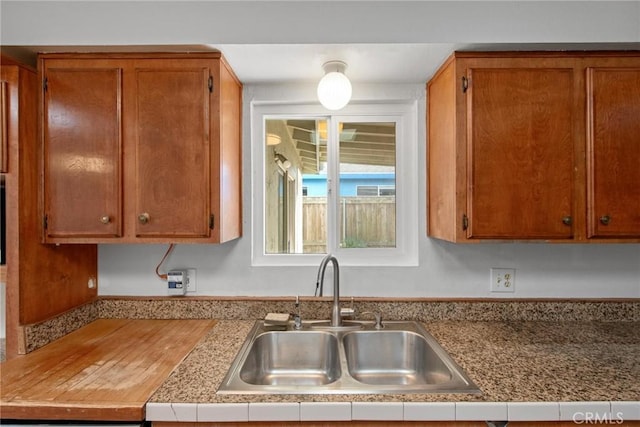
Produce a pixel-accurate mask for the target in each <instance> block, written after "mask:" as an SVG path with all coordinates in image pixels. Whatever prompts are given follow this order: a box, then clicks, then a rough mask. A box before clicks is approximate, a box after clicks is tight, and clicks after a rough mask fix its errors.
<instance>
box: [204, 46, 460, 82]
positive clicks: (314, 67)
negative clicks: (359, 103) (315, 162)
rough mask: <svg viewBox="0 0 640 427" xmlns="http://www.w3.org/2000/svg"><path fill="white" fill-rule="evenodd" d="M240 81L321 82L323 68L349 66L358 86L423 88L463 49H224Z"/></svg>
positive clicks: (323, 47)
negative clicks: (335, 62)
mask: <svg viewBox="0 0 640 427" xmlns="http://www.w3.org/2000/svg"><path fill="white" fill-rule="evenodd" d="M217 47H218V48H219V49H220V50H221V51H222V52H223V54H224V56H225V57H226V58H227V60H228V61H229V63H230V64H231V66H232V67H233V69H234V71H235V72H236V73H237V74H238V77H239V78H240V80H242V81H243V82H247V83H276V82H285V81H289V82H292V81H294V82H295V81H318V80H320V78H321V77H322V75H323V71H322V64H324V63H325V62H327V61H330V60H340V61H344V62H346V63H347V66H348V67H347V70H346V71H345V74H346V75H347V76H348V77H349V78H350V79H351V80H352V81H353V82H358V83H424V82H426V81H427V79H428V77H429V76H431V75H432V74H433V72H434V71H435V69H436V68H437V67H438V66H439V65H440V64H441V63H442V62H443V61H444V60H445V59H446V58H447V56H449V55H450V54H451V52H453V50H455V49H456V48H459V47H460V46H459V45H455V44H449V43H431V44H426V43H424V44H287V45H220V46H217Z"/></svg>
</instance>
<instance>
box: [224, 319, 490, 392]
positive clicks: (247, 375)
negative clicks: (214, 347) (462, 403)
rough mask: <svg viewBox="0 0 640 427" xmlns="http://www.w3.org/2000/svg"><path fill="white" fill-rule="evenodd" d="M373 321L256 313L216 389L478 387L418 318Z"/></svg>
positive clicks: (474, 389)
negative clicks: (296, 319) (273, 318)
mask: <svg viewBox="0 0 640 427" xmlns="http://www.w3.org/2000/svg"><path fill="white" fill-rule="evenodd" d="M373 325H374V324H373V322H345V324H344V326H342V327H331V326H329V325H328V323H326V322H324V323H323V322H322V321H315V322H314V321H309V322H305V323H304V324H303V328H302V329H301V330H294V329H293V324H292V323H290V324H289V325H288V326H286V327H280V328H274V327H270V326H265V324H264V322H263V321H258V322H256V324H255V325H254V327H253V329H252V330H251V332H250V333H249V335H248V337H247V339H246V341H245V343H244V344H243V346H242V348H241V349H240V352H239V353H238V355H237V356H236V358H235V360H234V362H233V364H232V365H231V368H230V369H229V372H228V373H227V375H226V377H225V378H224V380H223V382H222V384H221V386H220V388H219V390H218V393H220V394H351V393H354V394H362V393H480V390H479V389H478V388H477V386H476V385H475V384H474V383H473V382H472V381H471V380H470V379H469V378H468V377H467V375H466V374H465V373H464V372H463V371H462V369H461V368H460V367H459V366H458V365H457V364H456V363H455V362H454V361H453V360H452V359H451V357H450V356H449V355H448V354H447V353H446V351H445V350H444V349H443V348H442V347H441V346H440V345H439V344H438V343H437V342H436V340H435V339H434V338H433V337H432V336H431V335H430V334H429V333H428V332H427V331H426V330H425V329H424V328H423V327H422V325H420V324H419V323H417V322H405V321H387V322H385V323H384V328H383V329H375V328H374V326H373ZM276 329H279V330H276Z"/></svg>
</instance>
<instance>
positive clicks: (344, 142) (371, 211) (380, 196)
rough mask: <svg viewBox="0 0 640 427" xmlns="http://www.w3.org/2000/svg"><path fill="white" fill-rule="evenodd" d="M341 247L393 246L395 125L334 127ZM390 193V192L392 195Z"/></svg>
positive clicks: (394, 224) (350, 123)
mask: <svg viewBox="0 0 640 427" xmlns="http://www.w3.org/2000/svg"><path fill="white" fill-rule="evenodd" d="M338 130H339V135H340V137H339V140H340V141H339V144H340V145H339V153H340V165H339V174H340V186H339V194H340V198H339V201H340V207H339V209H338V212H339V214H338V217H339V224H340V236H339V241H340V247H342V248H394V247H396V197H395V185H396V124H395V122H342V123H339V124H338ZM391 190H392V191H391Z"/></svg>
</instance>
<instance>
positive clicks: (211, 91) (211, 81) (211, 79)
mask: <svg viewBox="0 0 640 427" xmlns="http://www.w3.org/2000/svg"><path fill="white" fill-rule="evenodd" d="M209 92H210V93H213V76H209Z"/></svg>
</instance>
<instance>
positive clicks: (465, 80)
mask: <svg viewBox="0 0 640 427" xmlns="http://www.w3.org/2000/svg"><path fill="white" fill-rule="evenodd" d="M467 89H469V79H468V78H467V76H462V93H467Z"/></svg>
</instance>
